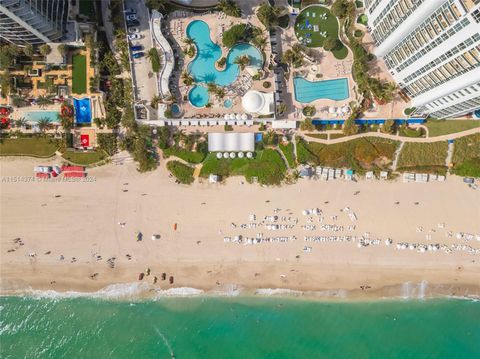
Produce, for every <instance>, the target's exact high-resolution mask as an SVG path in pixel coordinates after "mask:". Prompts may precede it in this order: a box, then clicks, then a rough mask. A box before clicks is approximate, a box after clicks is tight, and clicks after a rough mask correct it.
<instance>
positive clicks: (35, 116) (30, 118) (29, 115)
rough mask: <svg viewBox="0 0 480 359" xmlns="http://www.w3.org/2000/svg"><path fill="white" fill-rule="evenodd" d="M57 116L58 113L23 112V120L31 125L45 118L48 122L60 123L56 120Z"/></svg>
mask: <svg viewBox="0 0 480 359" xmlns="http://www.w3.org/2000/svg"><path fill="white" fill-rule="evenodd" d="M59 114H60V113H59V112H58V111H29V112H25V116H24V117H25V120H27V122H29V123H31V124H33V123H37V122H38V121H40V120H41V119H42V118H46V119H48V120H50V122H54V123H60V121H59V120H58V115H59Z"/></svg>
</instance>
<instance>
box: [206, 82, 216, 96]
mask: <svg viewBox="0 0 480 359" xmlns="http://www.w3.org/2000/svg"><path fill="white" fill-rule="evenodd" d="M207 90H208V92H209V93H213V94H214V93H217V90H218V86H217V85H216V84H215V83H214V82H209V83H208V84H207Z"/></svg>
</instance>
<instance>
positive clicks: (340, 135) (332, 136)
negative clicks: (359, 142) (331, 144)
mask: <svg viewBox="0 0 480 359" xmlns="http://www.w3.org/2000/svg"><path fill="white" fill-rule="evenodd" d="M342 137H345V135H344V134H343V133H331V134H330V139H331V140H334V139H336V138H342Z"/></svg>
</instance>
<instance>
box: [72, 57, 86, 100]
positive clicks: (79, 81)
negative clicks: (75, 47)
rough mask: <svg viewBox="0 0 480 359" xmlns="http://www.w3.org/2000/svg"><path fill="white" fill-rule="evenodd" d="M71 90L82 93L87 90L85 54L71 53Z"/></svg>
mask: <svg viewBox="0 0 480 359" xmlns="http://www.w3.org/2000/svg"><path fill="white" fill-rule="evenodd" d="M72 62H73V64H72V65H73V74H72V92H73V93H76V94H84V93H86V92H87V57H86V56H85V55H80V54H76V55H73V59H72Z"/></svg>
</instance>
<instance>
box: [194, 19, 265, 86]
mask: <svg viewBox="0 0 480 359" xmlns="http://www.w3.org/2000/svg"><path fill="white" fill-rule="evenodd" d="M187 36H188V37H189V38H191V39H192V40H193V41H194V42H195V45H196V46H197V54H196V56H195V58H194V59H193V60H192V62H191V63H190V64H189V65H188V70H189V72H190V73H191V75H192V77H193V79H194V80H195V82H203V83H211V82H213V83H215V84H216V85H218V86H228V85H230V84H231V83H233V82H234V81H235V80H236V79H237V77H238V75H239V74H240V68H239V67H238V65H237V64H235V63H234V61H235V59H236V58H237V57H239V56H243V55H248V57H249V58H250V65H249V66H251V67H256V68H258V69H259V68H261V67H262V65H263V56H262V53H261V52H260V50H258V49H257V48H256V47H255V46H252V45H250V44H246V43H241V44H237V45H235V46H234V47H232V48H231V49H230V51H229V52H228V54H227V57H226V63H225V69H224V70H222V71H219V70H217V68H216V67H215V63H216V62H217V60H219V59H220V57H221V56H222V49H221V48H220V46H218V45H217V44H216V43H214V42H213V41H212V40H211V38H210V28H209V27H208V24H207V23H206V22H204V21H202V20H194V21H192V22H191V23H190V24H188V27H187ZM199 91H200V90H199Z"/></svg>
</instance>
